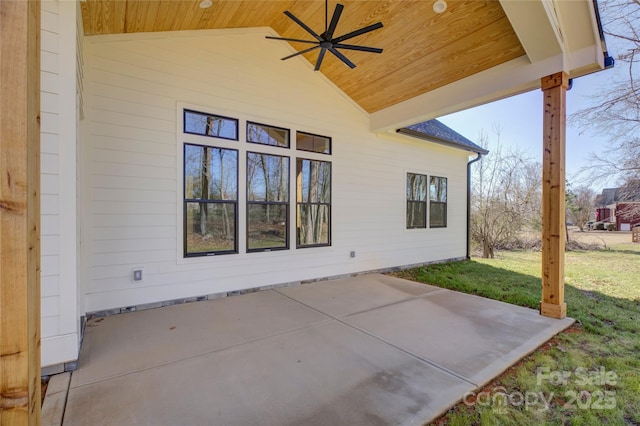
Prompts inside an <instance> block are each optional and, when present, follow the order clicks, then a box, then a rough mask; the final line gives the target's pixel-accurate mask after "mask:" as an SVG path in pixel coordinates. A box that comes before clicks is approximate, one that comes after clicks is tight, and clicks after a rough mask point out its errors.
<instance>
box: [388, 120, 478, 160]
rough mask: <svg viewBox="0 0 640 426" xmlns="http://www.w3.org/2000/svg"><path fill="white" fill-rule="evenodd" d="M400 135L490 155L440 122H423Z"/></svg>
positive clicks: (407, 128) (402, 131)
mask: <svg viewBox="0 0 640 426" xmlns="http://www.w3.org/2000/svg"><path fill="white" fill-rule="evenodd" d="M398 133H401V134H404V135H408V136H413V137H415V138H419V139H424V140H427V141H431V142H435V143H440V144H443V145H449V146H452V147H454V148H460V149H464V150H466V151H471V152H476V153H478V154H488V153H489V151H487V150H486V149H484V148H482V147H481V146H479V145H477V144H475V143H473V142H471V141H470V140H469V139H467V138H465V137H464V136H462V135H461V134H460V133H458V132H456V131H455V130H453V129H452V128H450V127H448V126H445V125H444V124H442V123H441V122H439V121H438V120H429V121H423V122H422V123H418V124H413V125H411V126H407V127H403V128H402V129H398Z"/></svg>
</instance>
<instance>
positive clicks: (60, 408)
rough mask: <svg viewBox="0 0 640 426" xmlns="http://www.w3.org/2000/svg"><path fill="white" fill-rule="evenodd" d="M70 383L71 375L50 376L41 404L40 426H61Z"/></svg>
mask: <svg viewBox="0 0 640 426" xmlns="http://www.w3.org/2000/svg"><path fill="white" fill-rule="evenodd" d="M70 381H71V373H61V374H56V375H54V376H51V379H50V380H49V383H48V385H47V393H46V395H45V398H44V402H43V403H42V417H41V421H42V426H60V425H61V424H62V416H63V415H64V409H65V404H66V403H67V392H68V390H69V382H70Z"/></svg>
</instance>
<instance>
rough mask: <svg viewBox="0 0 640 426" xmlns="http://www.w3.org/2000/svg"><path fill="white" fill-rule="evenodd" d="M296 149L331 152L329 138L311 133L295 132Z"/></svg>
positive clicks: (321, 152)
mask: <svg viewBox="0 0 640 426" xmlns="http://www.w3.org/2000/svg"><path fill="white" fill-rule="evenodd" d="M296 149H299V150H301V151H310V152H317V153H319V154H331V138H329V137H327V136H319V135H313V134H311V133H304V132H296Z"/></svg>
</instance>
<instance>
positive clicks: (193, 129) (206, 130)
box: [184, 110, 238, 141]
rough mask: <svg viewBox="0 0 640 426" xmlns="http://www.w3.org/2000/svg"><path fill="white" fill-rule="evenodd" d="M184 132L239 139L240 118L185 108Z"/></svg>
mask: <svg viewBox="0 0 640 426" xmlns="http://www.w3.org/2000/svg"><path fill="white" fill-rule="evenodd" d="M184 132H185V133H191V134H194V135H201V136H211V137H215V138H221V139H231V140H234V141H237V140H238V120H236V119H235V118H228V117H222V116H220V115H213V114H205V113H203V112H197V111H190V110H184Z"/></svg>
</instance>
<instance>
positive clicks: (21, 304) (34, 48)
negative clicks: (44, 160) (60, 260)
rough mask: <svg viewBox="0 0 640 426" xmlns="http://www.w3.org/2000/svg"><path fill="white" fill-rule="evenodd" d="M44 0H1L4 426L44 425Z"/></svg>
mask: <svg viewBox="0 0 640 426" xmlns="http://www.w3.org/2000/svg"><path fill="white" fill-rule="evenodd" d="M39 115H40V1H39V0H23V1H1V2H0V425H2V426H4V425H37V424H40V122H39V121H40V117H39Z"/></svg>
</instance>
